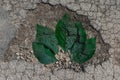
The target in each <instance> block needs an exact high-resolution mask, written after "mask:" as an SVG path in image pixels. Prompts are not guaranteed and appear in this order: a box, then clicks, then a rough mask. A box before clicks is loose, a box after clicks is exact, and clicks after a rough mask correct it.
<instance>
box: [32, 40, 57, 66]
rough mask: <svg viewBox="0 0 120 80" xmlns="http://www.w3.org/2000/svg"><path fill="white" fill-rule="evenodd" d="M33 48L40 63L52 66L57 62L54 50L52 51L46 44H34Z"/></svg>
mask: <svg viewBox="0 0 120 80" xmlns="http://www.w3.org/2000/svg"><path fill="white" fill-rule="evenodd" d="M32 48H33V51H34V55H35V57H36V58H37V59H38V60H39V62H41V63H43V64H50V63H55V62H56V61H57V59H56V58H55V55H54V54H53V52H52V50H50V49H49V48H48V47H47V46H45V45H44V44H41V43H38V42H33V44H32Z"/></svg>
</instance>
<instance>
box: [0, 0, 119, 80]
mask: <svg viewBox="0 0 120 80" xmlns="http://www.w3.org/2000/svg"><path fill="white" fill-rule="evenodd" d="M40 2H41V0H11V1H10V0H0V5H1V8H0V55H1V54H3V53H4V50H6V47H7V45H8V43H9V42H10V40H11V39H12V38H13V37H14V35H15V30H16V29H17V28H18V27H19V25H20V22H21V21H23V20H24V18H25V16H26V15H27V14H26V13H25V11H27V10H28V9H35V8H36V3H40ZM42 2H44V3H48V4H51V5H58V4H61V5H62V6H64V7H67V8H69V9H70V10H72V11H75V12H76V13H77V14H83V15H86V16H88V17H89V19H90V21H91V24H92V25H93V26H94V28H95V29H97V30H99V31H100V33H101V35H102V37H103V39H104V41H105V42H106V43H109V44H110V45H111V48H110V50H109V53H110V55H111V57H110V58H109V60H108V61H106V62H104V63H103V64H102V65H98V66H96V67H94V66H88V67H87V69H86V70H87V73H83V72H80V73H76V72H73V71H71V70H64V69H62V70H59V71H55V72H54V74H52V73H51V72H50V70H49V69H47V68H45V67H43V65H41V64H39V63H28V62H25V61H16V60H13V61H9V62H3V61H0V80H120V65H119V63H120V54H119V53H120V0H49V1H48V0H42ZM2 7H3V8H2ZM21 10H23V11H22V12H20V11H21ZM8 14H9V15H8Z"/></svg>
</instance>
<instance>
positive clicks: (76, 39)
mask: <svg viewBox="0 0 120 80" xmlns="http://www.w3.org/2000/svg"><path fill="white" fill-rule="evenodd" d="M36 31H37V33H36V40H35V41H34V42H33V44H32V47H33V51H34V55H35V56H36V57H37V59H38V60H39V61H40V62H41V63H43V64H50V63H54V62H56V61H57V59H56V58H55V55H56V54H57V53H58V45H60V46H61V47H62V49H63V50H64V51H65V52H66V51H68V50H70V53H71V61H74V62H77V63H84V62H86V61H88V60H89V59H90V58H92V56H93V55H94V53H95V49H96V38H90V39H87V37H86V31H85V29H84V28H83V26H82V23H81V22H75V23H74V22H72V21H71V18H70V16H69V15H68V14H65V15H64V16H63V17H62V19H60V20H59V21H58V23H57V25H56V30H55V32H54V31H52V30H51V29H50V28H47V27H44V26H42V25H38V24H37V28H36Z"/></svg>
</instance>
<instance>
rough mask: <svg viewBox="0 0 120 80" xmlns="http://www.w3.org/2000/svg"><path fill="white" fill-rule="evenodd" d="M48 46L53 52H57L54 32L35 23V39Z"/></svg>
mask: <svg viewBox="0 0 120 80" xmlns="http://www.w3.org/2000/svg"><path fill="white" fill-rule="evenodd" d="M35 42H39V43H42V44H44V45H45V46H48V47H49V48H50V49H51V50H52V51H53V52H54V53H55V54H57V53H58V45H57V39H56V37H55V34H54V32H53V31H52V30H51V29H49V28H47V27H43V26H41V25H37V34H36V41H35Z"/></svg>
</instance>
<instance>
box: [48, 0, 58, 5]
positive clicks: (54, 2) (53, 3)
mask: <svg viewBox="0 0 120 80" xmlns="http://www.w3.org/2000/svg"><path fill="white" fill-rule="evenodd" d="M49 3H50V4H52V5H57V4H59V0H49Z"/></svg>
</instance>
